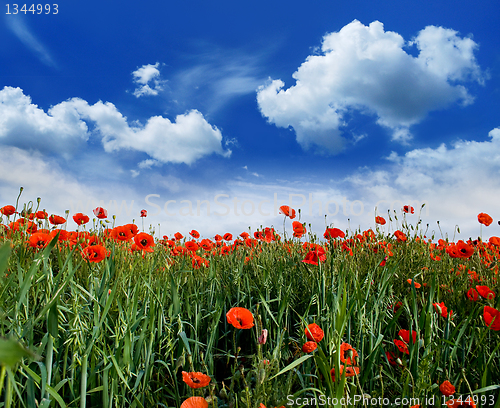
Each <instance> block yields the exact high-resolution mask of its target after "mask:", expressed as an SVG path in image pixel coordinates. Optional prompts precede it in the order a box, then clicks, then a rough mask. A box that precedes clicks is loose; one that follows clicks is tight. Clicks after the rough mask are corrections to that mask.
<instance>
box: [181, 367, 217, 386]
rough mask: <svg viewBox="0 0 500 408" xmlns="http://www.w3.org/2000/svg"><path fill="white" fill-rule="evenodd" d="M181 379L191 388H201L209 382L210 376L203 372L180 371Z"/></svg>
mask: <svg viewBox="0 0 500 408" xmlns="http://www.w3.org/2000/svg"><path fill="white" fill-rule="evenodd" d="M182 381H184V382H185V383H186V384H187V385H189V386H190V387H191V388H203V387H206V386H207V385H208V384H210V377H209V376H208V375H206V374H203V373H195V372H192V373H187V372H186V371H183V372H182Z"/></svg>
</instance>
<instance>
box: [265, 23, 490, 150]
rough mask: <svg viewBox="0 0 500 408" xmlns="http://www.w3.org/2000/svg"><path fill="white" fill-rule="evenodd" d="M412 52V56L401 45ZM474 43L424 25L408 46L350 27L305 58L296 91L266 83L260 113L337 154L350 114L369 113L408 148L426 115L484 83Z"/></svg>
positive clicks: (376, 31)
mask: <svg viewBox="0 0 500 408" xmlns="http://www.w3.org/2000/svg"><path fill="white" fill-rule="evenodd" d="M412 45H415V46H416V47H417V48H418V50H419V55H418V56H417V57H413V56H412V55H410V54H408V53H407V52H406V51H405V50H404V47H405V46H412ZM476 48H477V44H476V43H475V42H474V41H472V40H471V39H470V38H460V37H459V36H458V33H457V32H456V31H453V30H450V29H445V28H442V27H434V26H428V27H426V28H425V29H424V30H422V31H420V32H419V33H418V35H417V36H416V37H415V38H414V39H413V40H412V41H411V42H409V43H405V41H404V39H403V37H401V36H400V35H399V34H397V33H395V32H390V31H384V27H383V25H382V23H380V22H378V21H375V22H373V23H371V24H370V25H369V26H365V25H363V24H361V23H360V22H359V21H357V20H355V21H353V22H352V23H350V24H348V25H346V26H345V27H343V28H342V29H341V30H340V31H339V32H334V33H329V34H327V35H325V37H324V38H323V43H322V47H321V52H322V54H320V55H310V56H308V57H307V59H306V61H305V62H304V63H303V64H302V65H301V66H300V67H299V68H298V70H297V71H296V72H295V73H294V74H293V78H294V79H295V80H296V84H295V85H293V86H291V87H290V88H288V89H284V86H285V84H284V82H283V81H281V80H279V79H278V80H271V81H270V82H269V83H268V84H266V85H262V86H261V87H260V88H259V90H258V92H257V102H258V105H259V108H260V111H261V113H262V115H263V116H265V117H266V118H267V119H268V120H269V122H270V123H273V124H275V125H276V126H279V127H285V128H287V127H292V128H293V129H294V130H295V133H296V136H297V141H298V142H299V143H300V144H301V145H302V146H303V147H304V148H306V149H307V148H309V147H310V146H312V145H317V146H318V147H320V148H322V149H326V150H327V151H328V152H329V153H332V154H335V153H338V152H339V151H341V150H342V149H343V148H344V146H345V145H346V143H348V139H347V138H346V137H345V135H344V134H343V132H342V130H343V127H344V126H345V125H346V123H345V121H344V118H345V114H346V112H348V111H349V110H358V111H360V112H361V113H365V114H370V115H372V114H374V115H376V117H377V123H378V124H380V125H382V126H384V127H386V128H388V129H390V130H391V131H392V138H393V139H394V140H399V141H402V142H407V141H408V140H409V139H410V138H411V134H410V131H409V128H410V127H411V126H412V125H414V124H416V123H418V122H420V121H421V120H422V119H423V118H424V117H425V116H426V114H427V113H428V112H429V111H432V110H436V109H442V108H445V107H446V106H448V105H449V104H451V103H453V102H461V103H462V104H469V103H471V102H472V97H471V96H470V95H469V93H468V91H467V89H466V88H465V86H464V85H463V84H458V82H460V81H462V82H465V81H477V82H479V83H482V81H483V76H482V74H481V71H480V68H479V66H478V65H477V62H476V60H475V58H474V50H475V49H476Z"/></svg>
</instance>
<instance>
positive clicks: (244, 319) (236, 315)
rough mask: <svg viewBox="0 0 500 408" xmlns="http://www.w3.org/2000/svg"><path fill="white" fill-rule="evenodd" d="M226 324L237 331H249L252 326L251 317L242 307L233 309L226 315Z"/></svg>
mask: <svg viewBox="0 0 500 408" xmlns="http://www.w3.org/2000/svg"><path fill="white" fill-rule="evenodd" d="M226 318H227V322H228V323H229V324H232V325H233V326H234V327H235V328H237V329H250V328H252V327H253V326H254V322H253V315H252V312H250V310H248V309H245V308H244V307H233V308H231V309H230V310H229V312H227V313H226Z"/></svg>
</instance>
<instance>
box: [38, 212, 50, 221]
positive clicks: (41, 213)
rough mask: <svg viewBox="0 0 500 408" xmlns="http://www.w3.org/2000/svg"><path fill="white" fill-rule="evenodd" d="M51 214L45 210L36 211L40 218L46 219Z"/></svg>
mask: <svg viewBox="0 0 500 408" xmlns="http://www.w3.org/2000/svg"><path fill="white" fill-rule="evenodd" d="M48 216H49V214H47V213H46V212H45V211H37V212H36V213H35V217H36V218H37V219H39V220H46V219H47V217H48Z"/></svg>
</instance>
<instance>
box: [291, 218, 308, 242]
mask: <svg viewBox="0 0 500 408" xmlns="http://www.w3.org/2000/svg"><path fill="white" fill-rule="evenodd" d="M292 228H293V236H294V237H295V238H300V237H302V235H304V234H305V233H306V232H307V231H306V228H305V227H304V225H303V224H302V223H300V222H299V221H294V222H293V223H292Z"/></svg>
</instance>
